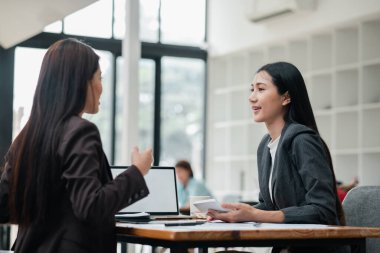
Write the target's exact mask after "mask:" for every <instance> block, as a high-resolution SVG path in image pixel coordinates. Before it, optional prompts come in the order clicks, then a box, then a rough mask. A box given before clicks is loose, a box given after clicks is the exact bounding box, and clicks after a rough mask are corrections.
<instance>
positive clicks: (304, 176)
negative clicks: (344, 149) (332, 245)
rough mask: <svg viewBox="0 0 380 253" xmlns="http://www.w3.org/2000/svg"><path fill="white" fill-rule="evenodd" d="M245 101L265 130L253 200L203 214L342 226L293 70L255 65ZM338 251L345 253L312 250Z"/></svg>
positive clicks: (327, 163)
mask: <svg viewBox="0 0 380 253" xmlns="http://www.w3.org/2000/svg"><path fill="white" fill-rule="evenodd" d="M326 92H329V91H326ZM249 102H250V105H251V109H252V113H253V117H254V120H255V121H256V122H264V123H265V125H266V127H267V129H268V134H267V135H265V136H264V137H263V139H262V141H261V143H260V145H259V148H258V151H257V165H258V175H259V187H260V194H259V203H258V204H257V205H255V206H254V207H252V206H249V205H246V204H224V205H223V206H224V207H225V208H228V209H231V210H232V211H231V212H228V213H218V212H215V211H212V210H209V213H208V215H209V219H221V220H225V221H228V222H239V221H256V222H271V223H312V224H329V225H345V219H344V214H343V209H342V206H341V203H340V201H339V198H338V195H337V190H336V181H335V176H334V171H333V166H332V161H331V156H330V152H329V149H328V147H327V145H326V144H325V142H324V141H323V140H322V138H321V137H320V135H319V132H318V128H317V125H316V122H315V118H314V114H313V111H312V108H311V104H310V101H309V97H308V94H307V90H306V85H305V82H304V80H303V78H302V75H301V73H300V72H299V71H298V69H297V68H296V67H295V66H293V65H292V64H290V63H286V62H277V63H272V64H267V65H265V66H263V67H261V68H260V69H259V70H258V72H257V74H256V76H255V79H254V80H253V83H252V84H251V95H250V96H249ZM280 250H281V249H278V248H274V249H273V252H279V251H280ZM320 250H321V251H320ZM339 250H343V251H342V252H345V249H314V251H316V252H319V251H320V252H329V251H339ZM289 251H290V252H313V249H310V248H309V249H305V248H303V249H295V248H293V249H289ZM339 252H340V251H339Z"/></svg>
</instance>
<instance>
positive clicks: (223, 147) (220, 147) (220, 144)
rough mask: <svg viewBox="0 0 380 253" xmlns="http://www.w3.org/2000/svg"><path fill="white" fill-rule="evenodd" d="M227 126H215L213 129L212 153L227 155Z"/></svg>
mask: <svg viewBox="0 0 380 253" xmlns="http://www.w3.org/2000/svg"><path fill="white" fill-rule="evenodd" d="M227 130H228V129H227V128H215V129H214V130H213V133H212V135H213V138H212V139H213V155H214V156H225V155H228V151H227V138H226V136H228V135H227V133H228V132H227Z"/></svg>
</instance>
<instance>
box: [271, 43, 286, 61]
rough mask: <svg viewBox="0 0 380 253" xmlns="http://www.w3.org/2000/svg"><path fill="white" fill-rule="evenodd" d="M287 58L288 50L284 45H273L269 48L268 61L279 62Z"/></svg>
mask: <svg viewBox="0 0 380 253" xmlns="http://www.w3.org/2000/svg"><path fill="white" fill-rule="evenodd" d="M285 60H286V51H285V47H284V46H271V47H269V48H268V62H277V61H285Z"/></svg>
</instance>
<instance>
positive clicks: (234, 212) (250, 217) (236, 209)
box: [207, 203, 257, 222]
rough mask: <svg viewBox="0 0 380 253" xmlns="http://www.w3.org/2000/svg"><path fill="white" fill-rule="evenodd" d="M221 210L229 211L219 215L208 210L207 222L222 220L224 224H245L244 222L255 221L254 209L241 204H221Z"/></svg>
mask: <svg viewBox="0 0 380 253" xmlns="http://www.w3.org/2000/svg"><path fill="white" fill-rule="evenodd" d="M222 207H223V208H226V209H230V210H231V211H229V212H226V213H220V212H218V211H215V210H208V212H207V215H208V217H207V219H208V220H209V221H211V220H223V221H226V222H245V221H255V215H254V213H255V211H256V210H257V209H256V208H254V207H252V206H250V205H247V204H243V203H236V204H228V203H224V204H222Z"/></svg>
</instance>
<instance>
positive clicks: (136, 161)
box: [131, 147, 153, 176]
mask: <svg viewBox="0 0 380 253" xmlns="http://www.w3.org/2000/svg"><path fill="white" fill-rule="evenodd" d="M131 160H132V164H133V165H135V166H136V167H137V169H138V170H139V171H140V172H141V174H143V175H144V176H145V175H146V174H147V173H148V171H149V169H150V167H152V163H153V152H152V149H151V148H148V149H147V150H145V151H143V152H141V153H140V152H139V149H138V148H137V147H133V150H132V159H131Z"/></svg>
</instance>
